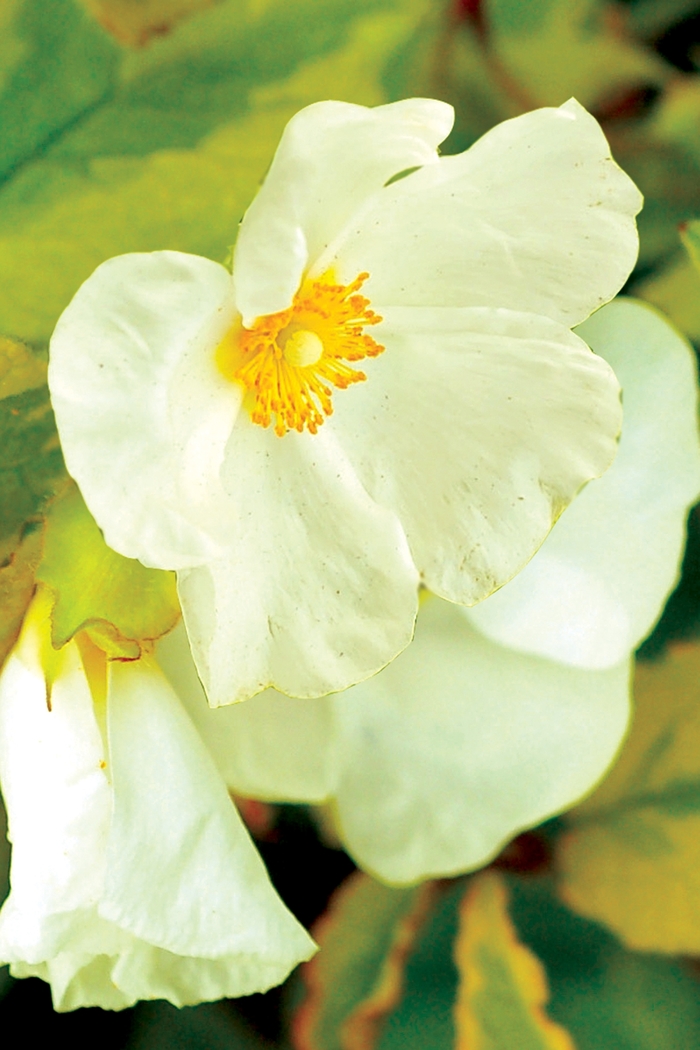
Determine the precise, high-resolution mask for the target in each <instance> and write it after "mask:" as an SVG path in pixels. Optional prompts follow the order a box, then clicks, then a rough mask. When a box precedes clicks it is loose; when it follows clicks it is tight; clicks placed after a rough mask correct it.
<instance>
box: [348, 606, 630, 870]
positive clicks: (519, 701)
mask: <svg viewBox="0 0 700 1050" xmlns="http://www.w3.org/2000/svg"><path fill="white" fill-rule="evenodd" d="M628 678H629V659H627V660H623V661H622V662H621V663H620V664H618V665H617V666H616V667H614V668H610V669H609V670H607V671H601V672H589V671H579V670H577V669H573V668H567V667H564V666H562V665H561V664H556V663H554V662H549V661H545V660H541V659H538V658H536V657H531V656H526V655H524V654H520V653H515V652H513V651H512V650H508V649H505V648H503V647H501V646H498V645H496V644H494V643H493V642H490V641H488V640H487V639H486V638H484V637H483V636H482V635H480V634H479V633H478V632H476V631H474V630H473V629H472V628H470V627H469V625H468V623H467V621H466V620H465V619H464V616H463V615H462V612H461V610H460V609H459V608H458V607H455V606H454V605H449V604H447V603H446V602H443V601H440V600H439V599H438V598H432V599H429V600H428V601H427V602H426V604H425V607H424V608H423V609H422V610H421V615H420V617H419V620H418V626H417V629H416V638H415V640H414V642H413V644H412V645H411V646H410V647H409V648H408V649H407V650H406V652H405V653H402V654H401V656H400V657H399V658H398V659H397V660H395V661H394V663H392V664H391V665H390V666H389V667H388V668H386V670H385V671H383V672H382V674H381V675H377V676H376V677H375V678H373V679H371V680H370V681H369V682H364V683H362V684H361V685H359V686H356V687H355V689H353V690H351V691H349V692H348V693H347V694H341V695H340V696H339V697H337V698H335V705H336V712H337V717H338V718H339V720H340V728H339V732H340V739H341V741H342V744H341V747H342V752H341V754H342V758H341V763H342V765H341V768H342V775H341V777H340V782H339V784H338V787H337V792H336V796H335V797H336V806H337V815H338V821H339V827H340V829H341V834H342V837H343V840H344V841H345V843H346V844H347V846H348V849H349V850H350V852H351V854H352V855H353V856H354V857H355V858H356V859H357V860H358V862H359V863H360V864H361V866H362V867H363V868H365V869H366V870H368V871H371V872H374V873H376V874H377V875H379V877H381V878H383V879H385V880H387V881H389V882H396V883H406V882H413V881H416V880H418V879H421V878H425V877H428V876H432V875H451V874H456V873H458V872H460V871H467V870H469V869H471V868H475V867H479V866H480V865H482V864H484V863H485V862H486V861H488V860H489V859H491V857H493V856H494V855H495V854H496V853H497V852H498V851H499V849H500V848H501V847H502V846H503V845H504V843H505V842H507V841H508V839H510V838H511V837H512V836H513V835H514V834H516V833H517V832H518V831H521V830H522V829H524V828H527V827H531V826H532V825H534V824H538V823H539V822H540V821H542V820H544V819H545V818H546V817H549V816H551V815H553V814H554V813H557V812H560V811H561V810H562V809H566V808H567V807H568V806H570V805H571V804H572V803H573V802H575V801H576V800H577V799H578V798H579V797H580V796H582V795H583V794H584V793H585V792H586V791H588V790H589V789H590V788H591V787H592V785H593V784H594V783H595V782H596V780H598V779H599V778H600V777H601V776H602V775H603V773H604V772H605V770H606V769H607V767H608V765H609V764H610V762H611V761H612V759H613V757H614V755H615V753H616V751H617V749H618V747H619V745H620V743H621V741H622V738H623V735H624V733H625V729H626V727H627V721H628V717H629V687H628Z"/></svg>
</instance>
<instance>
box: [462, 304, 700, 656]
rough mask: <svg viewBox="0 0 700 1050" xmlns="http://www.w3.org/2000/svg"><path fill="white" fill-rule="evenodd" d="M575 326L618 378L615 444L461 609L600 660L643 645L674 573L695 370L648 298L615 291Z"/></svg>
mask: <svg viewBox="0 0 700 1050" xmlns="http://www.w3.org/2000/svg"><path fill="white" fill-rule="evenodd" d="M579 332H580V334H581V335H582V336H583V337H584V338H585V339H586V340H587V341H588V342H589V343H590V344H591V346H592V347H593V349H594V350H595V351H596V352H597V353H599V354H601V355H602V356H603V357H605V358H606V360H608V361H609V362H610V364H611V365H612V366H613V368H614V369H615V372H616V374H617V376H618V379H619V380H620V382H621V383H622V387H623V398H624V423H623V430H622V439H621V441H620V451H619V453H618V456H617V458H616V460H615V462H614V463H613V465H612V467H611V468H610V470H609V471H608V472H607V474H605V475H604V476H603V477H602V478H600V480H598V481H595V482H592V483H591V484H590V485H589V486H588V487H587V488H586V489H585V491H584V492H582V493H581V495H580V496H579V497H578V498H577V499H576V500H575V502H574V503H573V505H572V506H571V507H570V508H569V509H568V510H567V511H566V513H565V514H564V515H563V517H562V518H561V519H560V521H559V522H558V523H557V525H556V527H555V528H554V530H553V531H552V532H551V534H550V535H549V536H548V538H547V540H546V541H545V543H544V545H543V547H542V549H541V550H540V551H538V553H537V554H536V555H535V557H534V558H533V559H532V561H531V562H530V563H529V565H527V566H526V567H525V569H524V570H523V571H522V572H521V573H520V575H519V576H517V577H516V578H515V579H514V580H513V581H512V582H511V583H509V584H508V585H507V586H506V587H504V588H503V589H502V590H501V591H499V592H498V593H497V594H494V595H493V596H492V597H491V598H489V599H488V601H486V602H484V603H483V604H482V605H480V606H479V607H478V608H475V609H472V610H470V611H469V614H468V615H469V617H470V618H471V620H472V622H473V623H474V624H475V625H476V626H477V627H479V629H480V630H481V631H483V632H484V633H486V634H487V635H488V636H489V637H491V638H493V639H494V640H495V641H500V642H501V643H502V644H504V645H510V646H514V647H516V648H518V649H521V650H524V651H526V652H532V653H539V654H540V655H542V656H549V657H551V658H553V659H556V660H562V661H564V662H565V663H569V664H572V665H574V666H577V667H591V668H596V667H598V668H602V667H610V666H612V665H613V664H616V663H618V662H619V661H620V660H622V659H624V657H625V656H626V655H627V653H629V652H630V651H631V650H632V649H634V648H636V646H637V645H639V643H640V642H641V640H642V639H643V638H644V637H645V636H646V635H647V634H648V632H649V631H650V630H651V628H652V626H653V625H654V623H655V621H656V619H657V617H658V616H659V614H660V612H661V609H662V606H663V603H664V601H665V599H666V597H667V596H668V594H669V592H670V591H671V589H672V588H673V587H674V585H675V583H676V582H677V579H678V573H679V568H680V558H681V554H682V551H683V544H684V540H685V519H686V514H687V510H688V507H689V505H690V504H691V503H692V502H694V501H695V500H696V499H697V497H698V492H699V491H700V449H699V444H698V428H697V393H696V389H697V377H696V367H695V359H694V355H693V353H692V350H691V349H690V347H689V346H688V344H687V343H686V342H685V340H684V339H683V338H682V337H681V336H680V335H678V334H677V333H676V332H675V331H674V330H673V329H672V328H671V326H670V325H669V324H668V323H667V322H666V321H665V320H664V319H663V318H662V317H661V316H660V315H658V314H657V313H656V312H655V311H654V310H653V309H652V308H651V307H649V306H646V305H645V304H642V303H637V302H634V301H631V300H628V299H618V300H616V301H615V302H614V303H610V305H609V306H606V307H605V308H604V309H603V310H601V311H600V312H599V313H597V314H596V315H595V316H594V317H592V318H591V319H590V320H589V321H587V322H586V324H585V325H584V326H583V327H582V328H580V329H579Z"/></svg>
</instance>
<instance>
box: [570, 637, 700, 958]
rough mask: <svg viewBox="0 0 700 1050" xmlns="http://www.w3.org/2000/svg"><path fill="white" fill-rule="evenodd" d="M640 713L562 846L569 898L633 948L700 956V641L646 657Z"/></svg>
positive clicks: (638, 684)
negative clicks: (655, 657) (657, 658)
mask: <svg viewBox="0 0 700 1050" xmlns="http://www.w3.org/2000/svg"><path fill="white" fill-rule="evenodd" d="M635 699H636V705H637V712H636V717H635V721H634V724H633V727H632V731H631V734H630V737H629V739H628V741H627V743H626V744H625V747H624V748H623V751H622V754H621V756H620V759H619V760H618V762H617V764H616V766H615V767H614V768H613V770H612V772H611V774H610V775H609V776H608V778H607V779H606V780H605V781H604V782H603V784H602V785H601V787H600V788H599V789H598V791H596V792H595V793H594V794H593V795H592V796H591V798H589V799H588V800H587V801H586V802H585V803H583V805H581V806H579V807H578V808H577V809H574V810H572V811H571V812H570V813H569V814H568V815H567V822H568V824H569V831H568V832H567V834H565V835H564V836H563V838H562V839H561V841H560V842H559V845H558V852H559V868H560V872H561V884H560V890H561V893H562V896H563V897H564V899H565V900H566V901H567V903H568V904H569V905H570V906H571V907H573V908H575V909H576V911H578V912H580V913H581V914H582V915H585V916H587V917H590V918H594V919H597V920H598V921H599V922H604V923H606V924H607V925H608V926H609V927H610V928H611V929H613V930H614V931H615V932H616V933H617V934H618V936H620V937H621V938H622V939H623V941H624V942H625V943H626V944H627V945H629V946H630V947H632V948H637V949H643V950H646V951H663V952H670V953H681V952H684V953H692V954H697V953H698V952H700V644H698V643H695V642H693V643H685V644H676V645H675V646H672V647H671V648H670V649H669V651H668V652H667V654H666V656H665V657H664V659H663V660H660V661H659V662H657V663H641V662H640V663H639V664H638V666H637V673H636V677H635Z"/></svg>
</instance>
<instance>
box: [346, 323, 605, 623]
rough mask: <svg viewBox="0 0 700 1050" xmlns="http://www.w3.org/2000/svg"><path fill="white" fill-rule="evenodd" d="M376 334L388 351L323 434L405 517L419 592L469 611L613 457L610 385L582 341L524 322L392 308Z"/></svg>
mask: <svg viewBox="0 0 700 1050" xmlns="http://www.w3.org/2000/svg"><path fill="white" fill-rule="evenodd" d="M378 338H380V339H381V341H382V342H383V343H385V344H386V350H385V352H384V353H383V354H382V355H381V356H380V357H379V358H378V359H377V360H376V361H373V362H372V363H371V364H372V367H371V372H370V374H369V377H368V379H367V382H366V383H362V384H361V386H358V387H357V388H356V389H355V390H351V391H349V392H348V393H346V394H344V395H343V394H339V395H338V396H337V397H336V409H335V414H334V416H333V418H332V421H331V422H329V423H328V424H327V426H328V429H331V427H332V429H333V430H334V432H336V433H337V434H338V436H339V439H340V441H341V442H342V444H343V447H344V449H345V451H346V452H347V454H348V457H349V458H350V459H351V460H352V462H353V464H354V466H355V469H356V470H357V472H358V474H359V476H360V477H361V479H362V481H363V484H364V485H365V487H366V488H367V490H368V492H369V493H370V494H371V496H372V497H373V498H374V499H375V500H376V501H377V502H378V503H382V504H384V505H385V506H389V507H391V508H392V509H393V510H395V512H396V514H397V515H398V517H399V518H400V519H401V522H402V524H403V526H404V528H405V530H406V533H407V535H408V540H409V545H410V547H411V552H412V555H413V558H414V561H415V562H416V564H417V566H418V568H419V570H420V572H421V574H422V577H423V579H424V580H425V582H426V584H427V586H428V587H429V588H430V589H431V590H432V591H435V592H436V593H438V594H440V595H442V596H443V597H445V598H449V599H450V600H452V601H458V602H465V603H468V604H473V603H474V602H477V601H480V600H481V599H482V598H485V597H486V595H488V594H490V593H491V591H493V590H495V588H496V587H499V586H500V585H501V584H503V583H505V582H506V580H508V579H510V578H511V577H512V576H513V575H514V574H515V573H516V572H517V571H518V569H520V568H521V567H522V565H523V564H524V563H525V562H526V561H527V560H528V558H530V557H531V556H532V554H533V553H534V551H535V550H536V549H537V547H538V546H539V545H540V543H541V542H542V540H543V539H544V537H545V536H546V535H547V532H548V531H549V529H550V528H551V526H552V524H553V522H554V521H556V519H557V517H558V515H559V514H560V512H561V511H562V509H563V508H564V507H565V506H566V505H567V503H569V501H570V500H571V499H572V498H573V497H574V496H575V495H576V492H577V491H578V490H579V488H580V487H581V485H583V484H584V483H585V482H586V481H587V480H588V479H589V478H591V477H595V476H597V475H598V474H600V473H602V472H603V471H604V470H605V469H606V467H607V466H608V465H609V463H610V462H611V460H612V458H613V456H614V454H615V451H616V448H617V443H616V437H617V434H618V433H619V429H620V423H621V407H620V401H619V388H618V385H617V382H616V380H615V377H614V374H613V372H612V370H611V369H610V367H609V366H608V365H607V364H606V363H605V362H604V361H602V360H601V358H599V357H596V356H595V355H594V354H592V353H591V352H590V351H589V349H588V347H587V346H586V345H585V344H584V343H583V342H582V341H581V340H580V339H579V338H578V337H577V336H575V335H573V333H571V332H570V331H569V330H568V329H566V328H564V327H562V326H561V325H559V324H557V323H556V322H554V321H550V320H548V319H547V318H544V317H537V316H535V315H533V314H518V313H514V312H511V311H509V310H491V309H483V310H479V309H464V310H460V309H443V310H433V309H429V308H423V309H411V308H401V307H399V308H395V309H392V310H390V311H387V313H386V318H385V322H384V324H383V325H381V326H380V328H379V329H378ZM369 371H370V370H369V369H368V372H369Z"/></svg>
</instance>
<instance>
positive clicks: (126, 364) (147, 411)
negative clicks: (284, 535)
mask: <svg viewBox="0 0 700 1050" xmlns="http://www.w3.org/2000/svg"><path fill="white" fill-rule="evenodd" d="M234 313H235V310H234V304H233V294H232V284H231V275H230V274H229V273H228V272H227V271H226V270H225V269H224V268H223V266H219V265H217V264H216V263H213V262H210V261H209V260H208V259H202V258H200V257H199V256H196V255H184V254H182V253H180V252H153V253H152V254H133V255H122V256H118V257H117V258H115V259H110V260H108V261H107V262H105V263H103V264H102V266H100V267H99V268H98V269H97V270H96V271H95V273H94V274H93V275H92V277H90V278H89V280H87V281H86V282H85V284H83V286H82V287H81V288H80V289H79V290H78V292H77V293H76V295H75V297H74V299H73V300H72V302H71V303H70V305H69V306H68V307H67V309H66V310H65V311H64V313H63V314H62V316H61V319H60V320H59V322H58V325H57V326H56V330H55V332H54V334H53V336H52V339H51V359H50V363H49V383H50V386H51V398H52V401H53V405H54V409H55V411H56V416H57V419H58V421H59V426H60V433H61V443H62V446H63V451H64V454H65V458H66V464H67V466H68V470H69V471H70V473H71V474H72V476H73V477H74V478H75V480H76V481H77V482H78V484H79V485H80V487H81V489H82V492H83V494H84V496H85V499H86V502H87V504H88V506H89V508H90V510H91V512H92V514H93V515H94V517H95V518H96V520H97V521H98V522H99V524H100V526H101V528H102V530H103V532H104V534H105V538H106V540H107V542H108V543H109V544H110V546H112V547H114V549H115V550H117V551H119V553H120V554H124V555H126V556H127V557H129V558H140V560H141V561H142V562H144V564H146V565H150V566H153V567H155V568H169V569H179V568H183V567H184V566H188V565H193V564H194V565H196V564H198V563H199V562H201V561H203V560H205V559H208V558H212V557H215V556H216V555H217V553H220V551H221V543H220V539H221V537H220V535H218V534H217V526H218V523H219V521H220V517H221V515H220V512H219V507H218V503H217V500H218V498H219V494H220V493H219V486H218V468H219V466H220V463H221V460H222V458H223V451H224V447H225V444H226V441H227V440H228V437H229V434H230V433H231V428H232V426H233V424H234V422H235V420H236V415H237V412H238V409H239V407H240V402H241V395H240V391H239V390H238V388H237V387H234V386H232V384H230V383H228V382H227V381H226V380H225V379H224V377H223V376H222V375H221V373H220V372H219V371H218V369H217V368H216V364H215V360H214V350H215V349H216V346H217V344H218V342H219V341H220V340H221V338H222V337H223V335H224V333H225V332H226V331H227V330H228V329H229V328H230V327H231V324H232V322H233V318H234Z"/></svg>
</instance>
